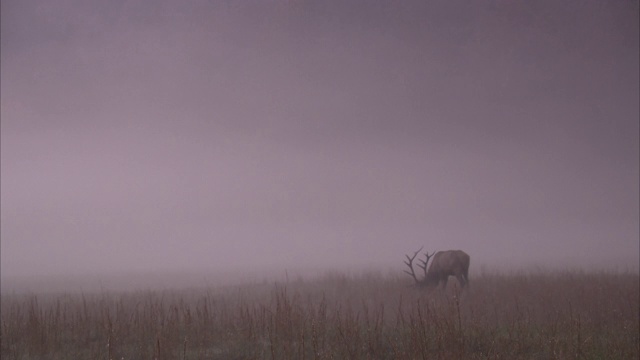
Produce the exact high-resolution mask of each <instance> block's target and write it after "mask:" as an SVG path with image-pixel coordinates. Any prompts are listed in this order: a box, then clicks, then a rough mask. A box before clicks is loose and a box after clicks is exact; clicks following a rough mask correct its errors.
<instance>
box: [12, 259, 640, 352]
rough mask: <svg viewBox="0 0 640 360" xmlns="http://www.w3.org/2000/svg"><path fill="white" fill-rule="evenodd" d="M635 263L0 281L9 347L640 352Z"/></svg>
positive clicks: (58, 349)
mask: <svg viewBox="0 0 640 360" xmlns="http://www.w3.org/2000/svg"><path fill="white" fill-rule="evenodd" d="M639 280H640V279H639V276H638V275H637V274H616V273H603V272H601V273H591V272H576V271H574V272H546V273H543V272H540V273H519V274H508V275H507V274H483V275H481V276H479V277H477V278H472V279H471V287H470V289H469V290H467V291H464V292H462V293H460V292H459V291H458V289H457V287H456V286H455V285H457V283H456V282H455V281H450V287H449V288H448V289H447V290H446V291H442V290H436V291H434V292H431V293H425V292H422V291H420V290H417V289H414V288H411V287H409V286H408V285H409V283H408V282H407V281H406V280H405V279H404V278H402V277H396V276H383V275H378V274H369V275H362V276H348V275H343V274H338V273H335V274H330V275H326V276H324V277H322V278H319V279H315V280H309V281H303V280H296V281H293V282H288V283H273V284H269V285H266V284H252V285H242V286H235V287H224V288H214V289H193V290H182V291H149V292H123V293H100V294H84V295H74V294H58V295H52V294H48V295H47V294H38V295H36V294H31V295H16V294H13V295H9V294H2V298H1V300H2V304H1V305H2V308H1V311H2V313H1V315H2V321H1V339H0V340H1V357H2V359H637V358H638V357H639V356H640V330H639V316H640V315H639V306H640V295H639V287H640V286H639V283H638V282H639Z"/></svg>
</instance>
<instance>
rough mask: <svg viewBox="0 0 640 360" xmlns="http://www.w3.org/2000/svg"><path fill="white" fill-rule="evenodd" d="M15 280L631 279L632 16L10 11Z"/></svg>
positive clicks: (6, 243) (634, 156) (315, 7)
mask: <svg viewBox="0 0 640 360" xmlns="http://www.w3.org/2000/svg"><path fill="white" fill-rule="evenodd" d="M1 14H2V19H1V26H2V28H1V31H2V36H1V45H2V48H1V64H2V72H1V79H2V81H1V90H2V92H1V95H2V96H1V105H2V108H1V115H2V118H1V120H2V121H1V135H2V137H1V170H2V179H1V180H2V181H1V191H2V194H1V195H2V196H1V205H2V208H1V261H2V262H1V266H2V275H3V276H13V275H28V274H31V275H37V274H48V273H60V274H62V273H77V272H94V273H96V272H97V273H101V272H120V271H155V270H177V269H183V270H184V269H187V270H197V269H221V268H247V269H259V268H274V269H278V268H281V269H285V268H287V267H289V268H291V267H322V268H332V267H344V266H347V265H353V266H371V265H379V266H397V267H398V268H399V269H401V267H402V266H404V265H402V262H401V261H402V258H403V256H404V254H405V253H408V252H411V251H413V250H415V249H417V248H418V247H420V246H421V245H425V247H426V248H428V249H430V250H437V249H439V250H444V249H449V248H456V249H457V248H460V249H464V250H466V251H467V252H468V253H469V254H471V258H472V267H473V264H476V266H477V264H490V263H492V262H496V261H499V262H501V263H506V264H517V263H518V262H525V263H526V264H540V265H549V264H551V265H558V264H561V262H562V261H568V264H570V265H572V266H576V265H577V266H590V265H598V266H605V267H616V266H621V267H630V268H632V269H637V267H638V251H639V230H638V229H639V224H638V217H639V210H638V209H639V206H638V202H639V200H638V198H639V191H638V187H639V170H638V168H639V166H638V162H639V160H638V157H639V155H638V154H639V146H638V139H639V116H640V115H639V104H638V98H639V95H640V94H639V80H638V79H639V71H638V64H639V49H638V41H639V39H638V33H639V27H638V22H639V21H638V1H637V0H632V1H606V2H605V1H582V0H580V1H577V0H575V1H561V2H558V1H553V0H546V1H535V2H529V1H474V2H468V1H449V0H447V1H444V0H438V1H422V0H415V1H413V0H408V1H368V0H367V1H342V0H332V1H311V0H302V1H284V0H282V1H189V2H187V1H177V0H175V1H173V0H164V1H132V0H117V1H97V0H95V1H80V0H64V1H48V0H33V1H22V0H21V1H19V0H3V1H2V9H1Z"/></svg>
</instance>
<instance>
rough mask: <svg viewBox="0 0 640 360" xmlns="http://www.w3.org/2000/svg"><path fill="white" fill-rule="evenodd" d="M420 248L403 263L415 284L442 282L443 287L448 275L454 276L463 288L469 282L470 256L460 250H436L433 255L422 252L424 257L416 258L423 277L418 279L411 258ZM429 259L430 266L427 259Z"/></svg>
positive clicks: (413, 257)
mask: <svg viewBox="0 0 640 360" xmlns="http://www.w3.org/2000/svg"><path fill="white" fill-rule="evenodd" d="M421 250H422V248H420V249H419V250H418V251H416V252H415V253H414V254H413V256H409V255H406V256H407V260H405V262H404V263H405V264H406V265H407V266H408V267H409V270H410V271H408V270H405V271H404V272H406V273H407V274H409V275H410V276H411V277H412V278H413V279H414V280H415V282H416V286H419V287H436V286H438V285H440V284H442V287H443V288H446V287H447V281H448V279H449V276H455V277H456V278H457V279H458V282H459V283H460V286H461V287H462V288H464V287H465V286H466V285H468V284H469V262H470V258H469V255H468V254H467V253H465V252H464V251H462V250H447V251H438V252H437V253H435V255H434V254H433V253H432V254H431V255H429V253H424V255H425V259H424V260H422V259H418V261H419V263H418V264H417V266H418V267H419V268H420V269H422V270H423V272H424V278H422V279H418V277H417V276H416V273H415V271H414V270H413V260H414V259H415V258H416V256H418V253H419V252H420V251H421ZM432 257H433V259H432V260H431V266H428V265H429V260H430V259H431V258H432Z"/></svg>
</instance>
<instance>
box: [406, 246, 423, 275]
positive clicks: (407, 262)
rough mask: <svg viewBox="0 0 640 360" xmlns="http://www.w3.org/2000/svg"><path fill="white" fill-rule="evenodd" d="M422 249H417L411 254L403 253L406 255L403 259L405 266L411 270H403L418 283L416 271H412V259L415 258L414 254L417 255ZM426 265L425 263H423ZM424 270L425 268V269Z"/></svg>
mask: <svg viewBox="0 0 640 360" xmlns="http://www.w3.org/2000/svg"><path fill="white" fill-rule="evenodd" d="M420 251H422V248H420V249H418V251H416V252H415V253H414V254H413V256H409V255H405V256H406V257H407V260H405V261H404V263H405V264H407V266H408V267H409V269H410V270H411V272H409V271H407V270H404V272H406V273H407V274H409V275H410V276H411V277H412V278H413V280H415V281H416V284H418V283H420V280H418V278H417V277H416V273H415V272H414V271H413V259H415V258H416V256H418V253H419V252H420ZM425 267H426V265H425ZM425 271H426V270H425Z"/></svg>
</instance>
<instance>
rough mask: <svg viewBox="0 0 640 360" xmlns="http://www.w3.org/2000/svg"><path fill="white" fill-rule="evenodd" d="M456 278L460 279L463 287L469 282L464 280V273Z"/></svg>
mask: <svg viewBox="0 0 640 360" xmlns="http://www.w3.org/2000/svg"><path fill="white" fill-rule="evenodd" d="M456 278H457V279H458V282H459V283H460V287H461V288H463V287H464V286H465V285H467V282H466V281H465V280H464V276H463V275H462V274H459V275H456Z"/></svg>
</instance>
